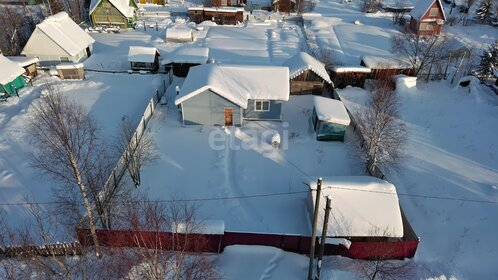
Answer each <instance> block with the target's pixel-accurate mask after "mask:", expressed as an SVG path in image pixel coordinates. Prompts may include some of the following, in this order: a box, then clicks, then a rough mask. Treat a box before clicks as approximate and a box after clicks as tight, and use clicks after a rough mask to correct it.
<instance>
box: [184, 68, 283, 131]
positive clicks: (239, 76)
mask: <svg viewBox="0 0 498 280" xmlns="http://www.w3.org/2000/svg"><path fill="white" fill-rule="evenodd" d="M287 100H289V69H288V68H287V67H278V66H247V65H243V66H242V65H218V64H214V63H210V64H205V65H199V66H195V67H192V68H190V71H189V73H188V75H187V78H186V79H185V81H184V83H183V87H182V88H181V90H180V92H179V95H178V96H177V98H176V100H175V104H176V105H180V106H181V112H182V121H183V124H184V125H214V126H217V125H219V126H241V125H242V123H243V120H273V121H280V120H282V102H283V101H287Z"/></svg>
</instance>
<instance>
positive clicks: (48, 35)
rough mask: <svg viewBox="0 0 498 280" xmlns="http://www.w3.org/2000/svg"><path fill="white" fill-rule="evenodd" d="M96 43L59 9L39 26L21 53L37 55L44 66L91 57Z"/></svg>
mask: <svg viewBox="0 0 498 280" xmlns="http://www.w3.org/2000/svg"><path fill="white" fill-rule="evenodd" d="M94 42H95V40H94V39H93V38H92V37H90V35H88V34H87V33H86V32H85V31H84V30H83V29H82V28H81V27H80V26H79V25H77V24H76V23H75V22H74V21H73V20H72V19H71V18H70V17H69V16H68V14H67V13H66V12H60V13H58V14H55V15H53V16H50V17H48V18H46V19H45V20H44V21H43V22H41V23H40V24H38V25H36V28H35V30H34V31H33V33H32V34H31V37H30V38H29V40H28V42H27V43H26V46H24V49H23V51H22V52H21V54H23V55H25V56H31V57H38V58H39V60H40V61H39V63H40V65H41V66H49V65H56V64H59V63H61V62H73V63H77V62H82V61H83V60H85V59H86V58H87V57H89V56H90V54H91V51H92V44H93V43H94Z"/></svg>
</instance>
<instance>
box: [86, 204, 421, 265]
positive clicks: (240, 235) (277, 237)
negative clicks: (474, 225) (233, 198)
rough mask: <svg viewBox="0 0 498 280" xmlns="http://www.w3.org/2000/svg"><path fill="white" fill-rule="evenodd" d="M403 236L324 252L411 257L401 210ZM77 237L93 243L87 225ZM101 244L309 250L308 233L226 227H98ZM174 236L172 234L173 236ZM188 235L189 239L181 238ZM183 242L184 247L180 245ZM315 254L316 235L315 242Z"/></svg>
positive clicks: (356, 241)
mask: <svg viewBox="0 0 498 280" xmlns="http://www.w3.org/2000/svg"><path fill="white" fill-rule="evenodd" d="M401 214H402V219H403V226H404V236H403V237H402V238H394V239H393V238H382V237H380V238H376V237H365V238H363V237H351V238H347V240H349V241H350V242H351V245H350V247H349V248H347V247H345V246H343V245H339V244H329V243H327V244H326V245H325V252H324V254H325V255H340V256H344V257H349V258H353V259H368V258H375V257H382V258H387V259H403V258H412V257H413V256H414V255H415V252H416V251H417V247H418V243H419V239H418V237H417V235H416V234H415V232H414V231H413V229H412V228H411V226H410V224H409V223H408V221H407V220H406V217H405V215H404V214H403V211H402V210H401ZM77 236H78V240H79V241H80V243H81V244H82V245H83V246H92V245H93V241H92V239H91V235H90V230H89V229H77ZM97 237H98V240H99V243H100V244H101V245H102V246H108V247H142V248H158V246H159V248H161V249H163V250H182V251H183V250H185V251H189V252H196V253H200V252H203V253H220V252H222V251H223V250H224V249H225V248H226V247H227V246H231V245H260V246H271V247H276V248H280V249H282V250H284V251H288V252H293V253H297V254H308V253H309V252H310V248H311V237H310V236H301V235H292V234H271V233H254V232H232V231H225V232H223V233H221V234H218V233H217V234H198V233H190V234H185V233H172V232H151V231H133V230H97ZM173 237H174V238H173ZM185 238H188V240H190V242H184V241H185ZM182 246H186V247H182ZM315 248H316V250H317V252H316V253H317V254H318V248H320V246H319V239H317V241H316V246H315Z"/></svg>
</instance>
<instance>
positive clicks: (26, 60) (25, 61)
mask: <svg viewBox="0 0 498 280" xmlns="http://www.w3.org/2000/svg"><path fill="white" fill-rule="evenodd" d="M7 58H8V59H10V60H11V61H13V62H15V63H17V64H18V65H19V66H21V67H26V66H28V65H31V64H34V63H38V61H40V60H39V59H38V57H31V56H7Z"/></svg>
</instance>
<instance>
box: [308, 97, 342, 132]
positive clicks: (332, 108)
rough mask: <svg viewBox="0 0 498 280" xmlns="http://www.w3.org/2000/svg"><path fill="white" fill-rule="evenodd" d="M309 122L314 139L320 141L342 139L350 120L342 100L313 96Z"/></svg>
mask: <svg viewBox="0 0 498 280" xmlns="http://www.w3.org/2000/svg"><path fill="white" fill-rule="evenodd" d="M313 105H314V107H313V115H312V116H311V122H312V124H313V129H314V130H315V132H316V139H317V140H321V141H344V135H345V134H346V127H348V125H349V123H350V122H351V120H350V119H349V114H348V112H347V111H346V107H344V104H342V101H340V100H336V99H331V98H326V97H321V96H314V97H313Z"/></svg>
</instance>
